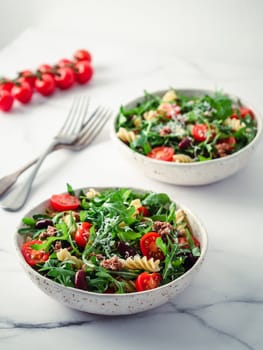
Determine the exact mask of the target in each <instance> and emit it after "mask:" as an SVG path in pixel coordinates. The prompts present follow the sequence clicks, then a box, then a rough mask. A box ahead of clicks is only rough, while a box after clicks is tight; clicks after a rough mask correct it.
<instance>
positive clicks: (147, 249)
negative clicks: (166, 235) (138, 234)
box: [140, 232, 164, 260]
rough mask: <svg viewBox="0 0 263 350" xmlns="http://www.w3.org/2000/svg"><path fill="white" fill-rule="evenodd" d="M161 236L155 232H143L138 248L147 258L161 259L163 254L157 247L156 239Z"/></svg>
mask: <svg viewBox="0 0 263 350" xmlns="http://www.w3.org/2000/svg"><path fill="white" fill-rule="evenodd" d="M159 237H161V235H160V234H159V233H157V232H148V233H145V234H144V235H143V236H142V238H141V239H140V249H141V252H142V254H143V255H144V256H146V257H147V258H148V259H151V258H153V259H154V260H157V259H159V260H163V259H164V255H163V252H162V251H161V249H160V248H158V247H157V244H156V239H157V238H159Z"/></svg>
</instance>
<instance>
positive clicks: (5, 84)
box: [0, 79, 14, 92]
mask: <svg viewBox="0 0 263 350" xmlns="http://www.w3.org/2000/svg"><path fill="white" fill-rule="evenodd" d="M13 86H14V83H13V81H11V80H6V79H4V80H2V81H1V82H0V90H6V91H8V92H11V90H12V88H13Z"/></svg>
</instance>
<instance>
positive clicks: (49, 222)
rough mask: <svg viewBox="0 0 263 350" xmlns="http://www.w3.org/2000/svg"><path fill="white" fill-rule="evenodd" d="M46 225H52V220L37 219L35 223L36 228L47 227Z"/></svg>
mask: <svg viewBox="0 0 263 350" xmlns="http://www.w3.org/2000/svg"><path fill="white" fill-rule="evenodd" d="M48 226H53V221H52V220H50V219H42V220H38V221H37V222H36V223H35V228H38V229H41V228H47V227H48Z"/></svg>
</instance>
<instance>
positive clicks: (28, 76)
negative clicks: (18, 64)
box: [19, 70, 36, 88]
mask: <svg viewBox="0 0 263 350" xmlns="http://www.w3.org/2000/svg"><path fill="white" fill-rule="evenodd" d="M35 80H36V76H35V75H34V73H33V72H32V71H31V70H23V71H22V72H20V73H19V81H21V82H23V81H26V82H27V83H28V84H29V85H30V86H31V87H32V88H33V87H34V86H35Z"/></svg>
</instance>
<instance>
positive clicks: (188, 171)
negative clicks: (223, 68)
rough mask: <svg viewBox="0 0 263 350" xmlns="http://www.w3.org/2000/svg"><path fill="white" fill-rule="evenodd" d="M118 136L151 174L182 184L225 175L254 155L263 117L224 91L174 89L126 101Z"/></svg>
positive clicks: (129, 154)
mask: <svg viewBox="0 0 263 350" xmlns="http://www.w3.org/2000/svg"><path fill="white" fill-rule="evenodd" d="M113 129H114V130H113V139H114V140H115V142H116V143H117V145H118V146H119V148H120V149H121V150H123V151H124V152H125V154H126V157H128V158H129V159H131V160H132V161H133V162H134V164H135V165H136V166H138V167H140V168H141V170H142V171H143V172H144V174H146V175H147V176H149V177H152V178H154V179H157V180H160V181H163V182H168V183H172V184H178V185H203V184H208V183H212V182H216V181H219V180H222V179H224V178H226V177H228V176H230V175H232V174H234V173H236V172H237V171H238V170H240V169H241V168H242V167H243V166H245V165H246V164H247V162H248V160H249V159H250V156H251V153H252V152H253V150H254V148H255V146H256V144H257V142H258V140H259V137H260V134H261V131H262V121H261V117H260V116H259V115H258V113H257V112H256V111H255V109H254V108H252V107H250V105H248V104H247V103H244V102H243V101H241V100H240V98H238V97H235V96H232V95H229V94H225V93H222V92H219V91H206V90H201V89H188V90H187V89H177V90H174V89H170V90H168V91H167V90H162V91H157V92H154V93H148V92H145V94H144V95H143V96H141V97H139V98H137V99H135V100H132V101H131V102H128V103H127V104H125V105H124V106H121V107H120V109H119V112H118V114H117V116H116V118H115V120H114V126H113Z"/></svg>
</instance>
